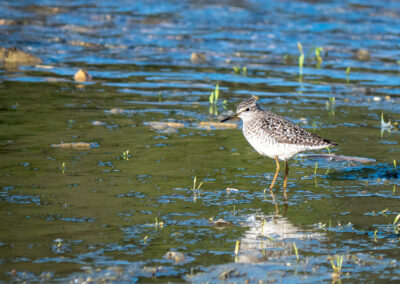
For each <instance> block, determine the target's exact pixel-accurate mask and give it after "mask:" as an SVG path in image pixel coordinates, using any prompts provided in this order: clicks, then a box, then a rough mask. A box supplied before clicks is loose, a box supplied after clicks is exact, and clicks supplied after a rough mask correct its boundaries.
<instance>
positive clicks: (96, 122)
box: [92, 120, 107, 126]
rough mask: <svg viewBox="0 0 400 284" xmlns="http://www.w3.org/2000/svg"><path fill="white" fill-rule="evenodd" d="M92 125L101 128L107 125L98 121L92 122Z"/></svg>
mask: <svg viewBox="0 0 400 284" xmlns="http://www.w3.org/2000/svg"><path fill="white" fill-rule="evenodd" d="M92 125H96V126H102V125H107V123H105V122H103V121H99V120H94V121H92Z"/></svg>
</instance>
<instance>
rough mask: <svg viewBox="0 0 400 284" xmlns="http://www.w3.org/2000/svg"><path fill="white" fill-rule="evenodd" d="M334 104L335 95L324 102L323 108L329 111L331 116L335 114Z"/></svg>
mask: <svg viewBox="0 0 400 284" xmlns="http://www.w3.org/2000/svg"><path fill="white" fill-rule="evenodd" d="M335 104H336V99H335V97H330V98H329V99H328V101H327V102H326V105H325V108H326V110H327V111H328V112H329V115H331V116H334V115H335Z"/></svg>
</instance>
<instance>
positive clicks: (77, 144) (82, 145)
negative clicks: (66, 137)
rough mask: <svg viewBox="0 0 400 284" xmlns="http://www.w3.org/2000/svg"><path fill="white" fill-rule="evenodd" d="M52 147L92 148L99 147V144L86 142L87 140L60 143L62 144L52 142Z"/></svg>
mask: <svg viewBox="0 0 400 284" xmlns="http://www.w3.org/2000/svg"><path fill="white" fill-rule="evenodd" d="M50 147H54V148H62V149H90V148H95V147H99V144H97V143H95V142H93V143H86V142H72V143H60V144H51V145H50Z"/></svg>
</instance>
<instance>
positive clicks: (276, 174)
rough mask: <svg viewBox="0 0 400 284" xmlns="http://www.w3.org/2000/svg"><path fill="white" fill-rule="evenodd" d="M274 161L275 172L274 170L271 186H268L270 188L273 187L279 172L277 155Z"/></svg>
mask: <svg viewBox="0 0 400 284" xmlns="http://www.w3.org/2000/svg"><path fill="white" fill-rule="evenodd" d="M275 161H276V172H275V175H274V178H273V179H272V183H271V186H270V187H269V189H270V190H272V189H273V188H274V184H275V180H276V178H277V176H278V174H279V169H280V168H281V166H280V165H279V161H278V157H275Z"/></svg>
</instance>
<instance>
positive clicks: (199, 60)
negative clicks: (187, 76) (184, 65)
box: [190, 52, 207, 63]
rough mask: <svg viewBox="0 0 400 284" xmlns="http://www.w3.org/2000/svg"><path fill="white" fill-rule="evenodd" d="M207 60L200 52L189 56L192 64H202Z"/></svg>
mask: <svg viewBox="0 0 400 284" xmlns="http://www.w3.org/2000/svg"><path fill="white" fill-rule="evenodd" d="M206 60H207V58H206V55H205V53H201V52H192V54H191V55H190V61H192V63H204V62H206Z"/></svg>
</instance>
